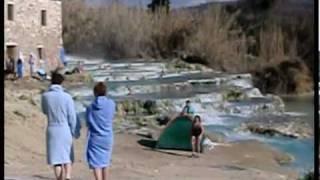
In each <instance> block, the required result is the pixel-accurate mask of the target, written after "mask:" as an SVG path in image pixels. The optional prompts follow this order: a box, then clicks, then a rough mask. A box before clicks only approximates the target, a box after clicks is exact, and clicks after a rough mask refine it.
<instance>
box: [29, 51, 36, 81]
mask: <svg viewBox="0 0 320 180" xmlns="http://www.w3.org/2000/svg"><path fill="white" fill-rule="evenodd" d="M28 63H29V66H30V77H32V76H33V73H34V64H35V56H34V55H33V54H32V53H30V56H29V62H28Z"/></svg>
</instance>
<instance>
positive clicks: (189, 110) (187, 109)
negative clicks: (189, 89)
mask: <svg viewBox="0 0 320 180" xmlns="http://www.w3.org/2000/svg"><path fill="white" fill-rule="evenodd" d="M193 114H194V109H193V107H192V105H191V102H190V100H187V101H186V105H185V106H184V107H183V109H182V112H181V115H182V116H184V115H187V116H193Z"/></svg>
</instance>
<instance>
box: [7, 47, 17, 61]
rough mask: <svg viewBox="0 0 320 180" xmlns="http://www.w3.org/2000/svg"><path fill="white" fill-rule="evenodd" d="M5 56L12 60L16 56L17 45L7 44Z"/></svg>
mask: <svg viewBox="0 0 320 180" xmlns="http://www.w3.org/2000/svg"><path fill="white" fill-rule="evenodd" d="M6 51H7V58H8V59H9V58H13V59H14V60H15V59H16V58H17V46H15V45H8V46H7V49H6Z"/></svg>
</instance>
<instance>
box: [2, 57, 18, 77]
mask: <svg viewBox="0 0 320 180" xmlns="http://www.w3.org/2000/svg"><path fill="white" fill-rule="evenodd" d="M10 74H12V76H13V78H14V79H15V78H16V73H15V61H14V58H13V57H9V60H8V61H7V62H6V73H5V75H6V76H8V75H10Z"/></svg>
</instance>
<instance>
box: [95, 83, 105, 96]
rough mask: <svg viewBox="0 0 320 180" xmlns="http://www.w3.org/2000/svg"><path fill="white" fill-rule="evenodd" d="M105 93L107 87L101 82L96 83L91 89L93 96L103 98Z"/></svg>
mask: <svg viewBox="0 0 320 180" xmlns="http://www.w3.org/2000/svg"><path fill="white" fill-rule="evenodd" d="M106 91H107V86H106V85H105V84H104V83H103V82H98V83H97V84H96V85H95V86H94V88H93V92H94V95H95V96H105V95H106Z"/></svg>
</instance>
